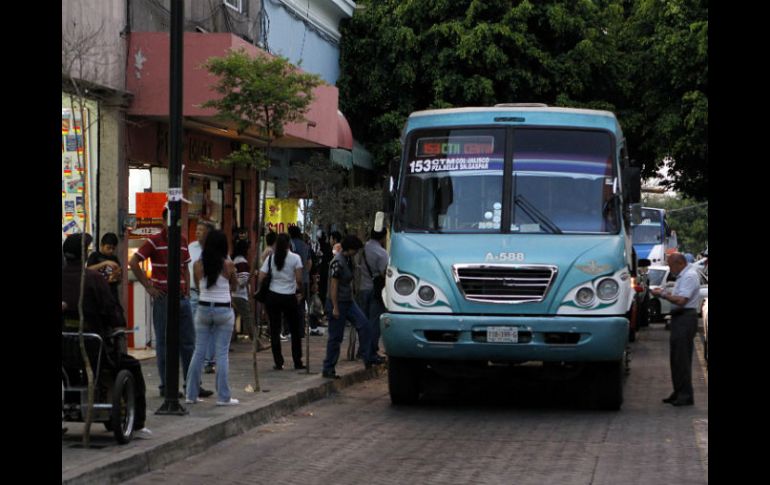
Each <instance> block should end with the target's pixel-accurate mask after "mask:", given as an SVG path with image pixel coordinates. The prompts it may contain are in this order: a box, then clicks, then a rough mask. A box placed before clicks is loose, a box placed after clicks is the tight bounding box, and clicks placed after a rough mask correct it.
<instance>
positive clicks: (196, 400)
mask: <svg viewBox="0 0 770 485" xmlns="http://www.w3.org/2000/svg"><path fill="white" fill-rule="evenodd" d="M184 402H185V404H195V403H198V402H204V401H203V399H201V398H199V397H196V398H195V399H194V400H193V399H185V400H184Z"/></svg>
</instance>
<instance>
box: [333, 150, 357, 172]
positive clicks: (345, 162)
mask: <svg viewBox="0 0 770 485" xmlns="http://www.w3.org/2000/svg"><path fill="white" fill-rule="evenodd" d="M329 159H330V160H331V161H332V162H333V163H336V164H337V165H339V166H341V167H342V168H344V169H345V170H353V152H351V151H349V150H342V149H340V148H332V149H331V150H329Z"/></svg>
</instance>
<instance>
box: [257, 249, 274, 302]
mask: <svg viewBox="0 0 770 485" xmlns="http://www.w3.org/2000/svg"><path fill="white" fill-rule="evenodd" d="M272 279H273V255H272V254H271V255H270V257H269V258H268V260H267V276H265V278H264V279H263V280H262V284H261V285H259V289H258V290H257V292H256V293H254V299H256V300H257V301H258V302H260V303H264V302H265V301H267V293H268V292H269V291H270V280H272Z"/></svg>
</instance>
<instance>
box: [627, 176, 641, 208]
mask: <svg viewBox="0 0 770 485" xmlns="http://www.w3.org/2000/svg"><path fill="white" fill-rule="evenodd" d="M623 192H625V196H626V197H625V198H626V200H628V201H629V202H630V203H632V204H636V203H638V202H641V200H642V169H640V168H639V167H625V168H624V169H623Z"/></svg>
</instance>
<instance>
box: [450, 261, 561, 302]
mask: <svg viewBox="0 0 770 485" xmlns="http://www.w3.org/2000/svg"><path fill="white" fill-rule="evenodd" d="M452 269H453V271H454V275H455V281H456V282H457V286H458V287H459V288H460V291H461V292H462V293H463V296H465V299H466V300H470V301H481V302H486V303H528V302H539V301H543V299H544V298H545V295H546V294H547V293H548V290H549V288H550V287H551V283H552V282H553V280H554V278H555V276H556V273H557V271H558V268H557V267H556V266H545V265H508V264H499V265H495V264H480V265H473V264H456V265H454V266H453V267H452Z"/></svg>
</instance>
